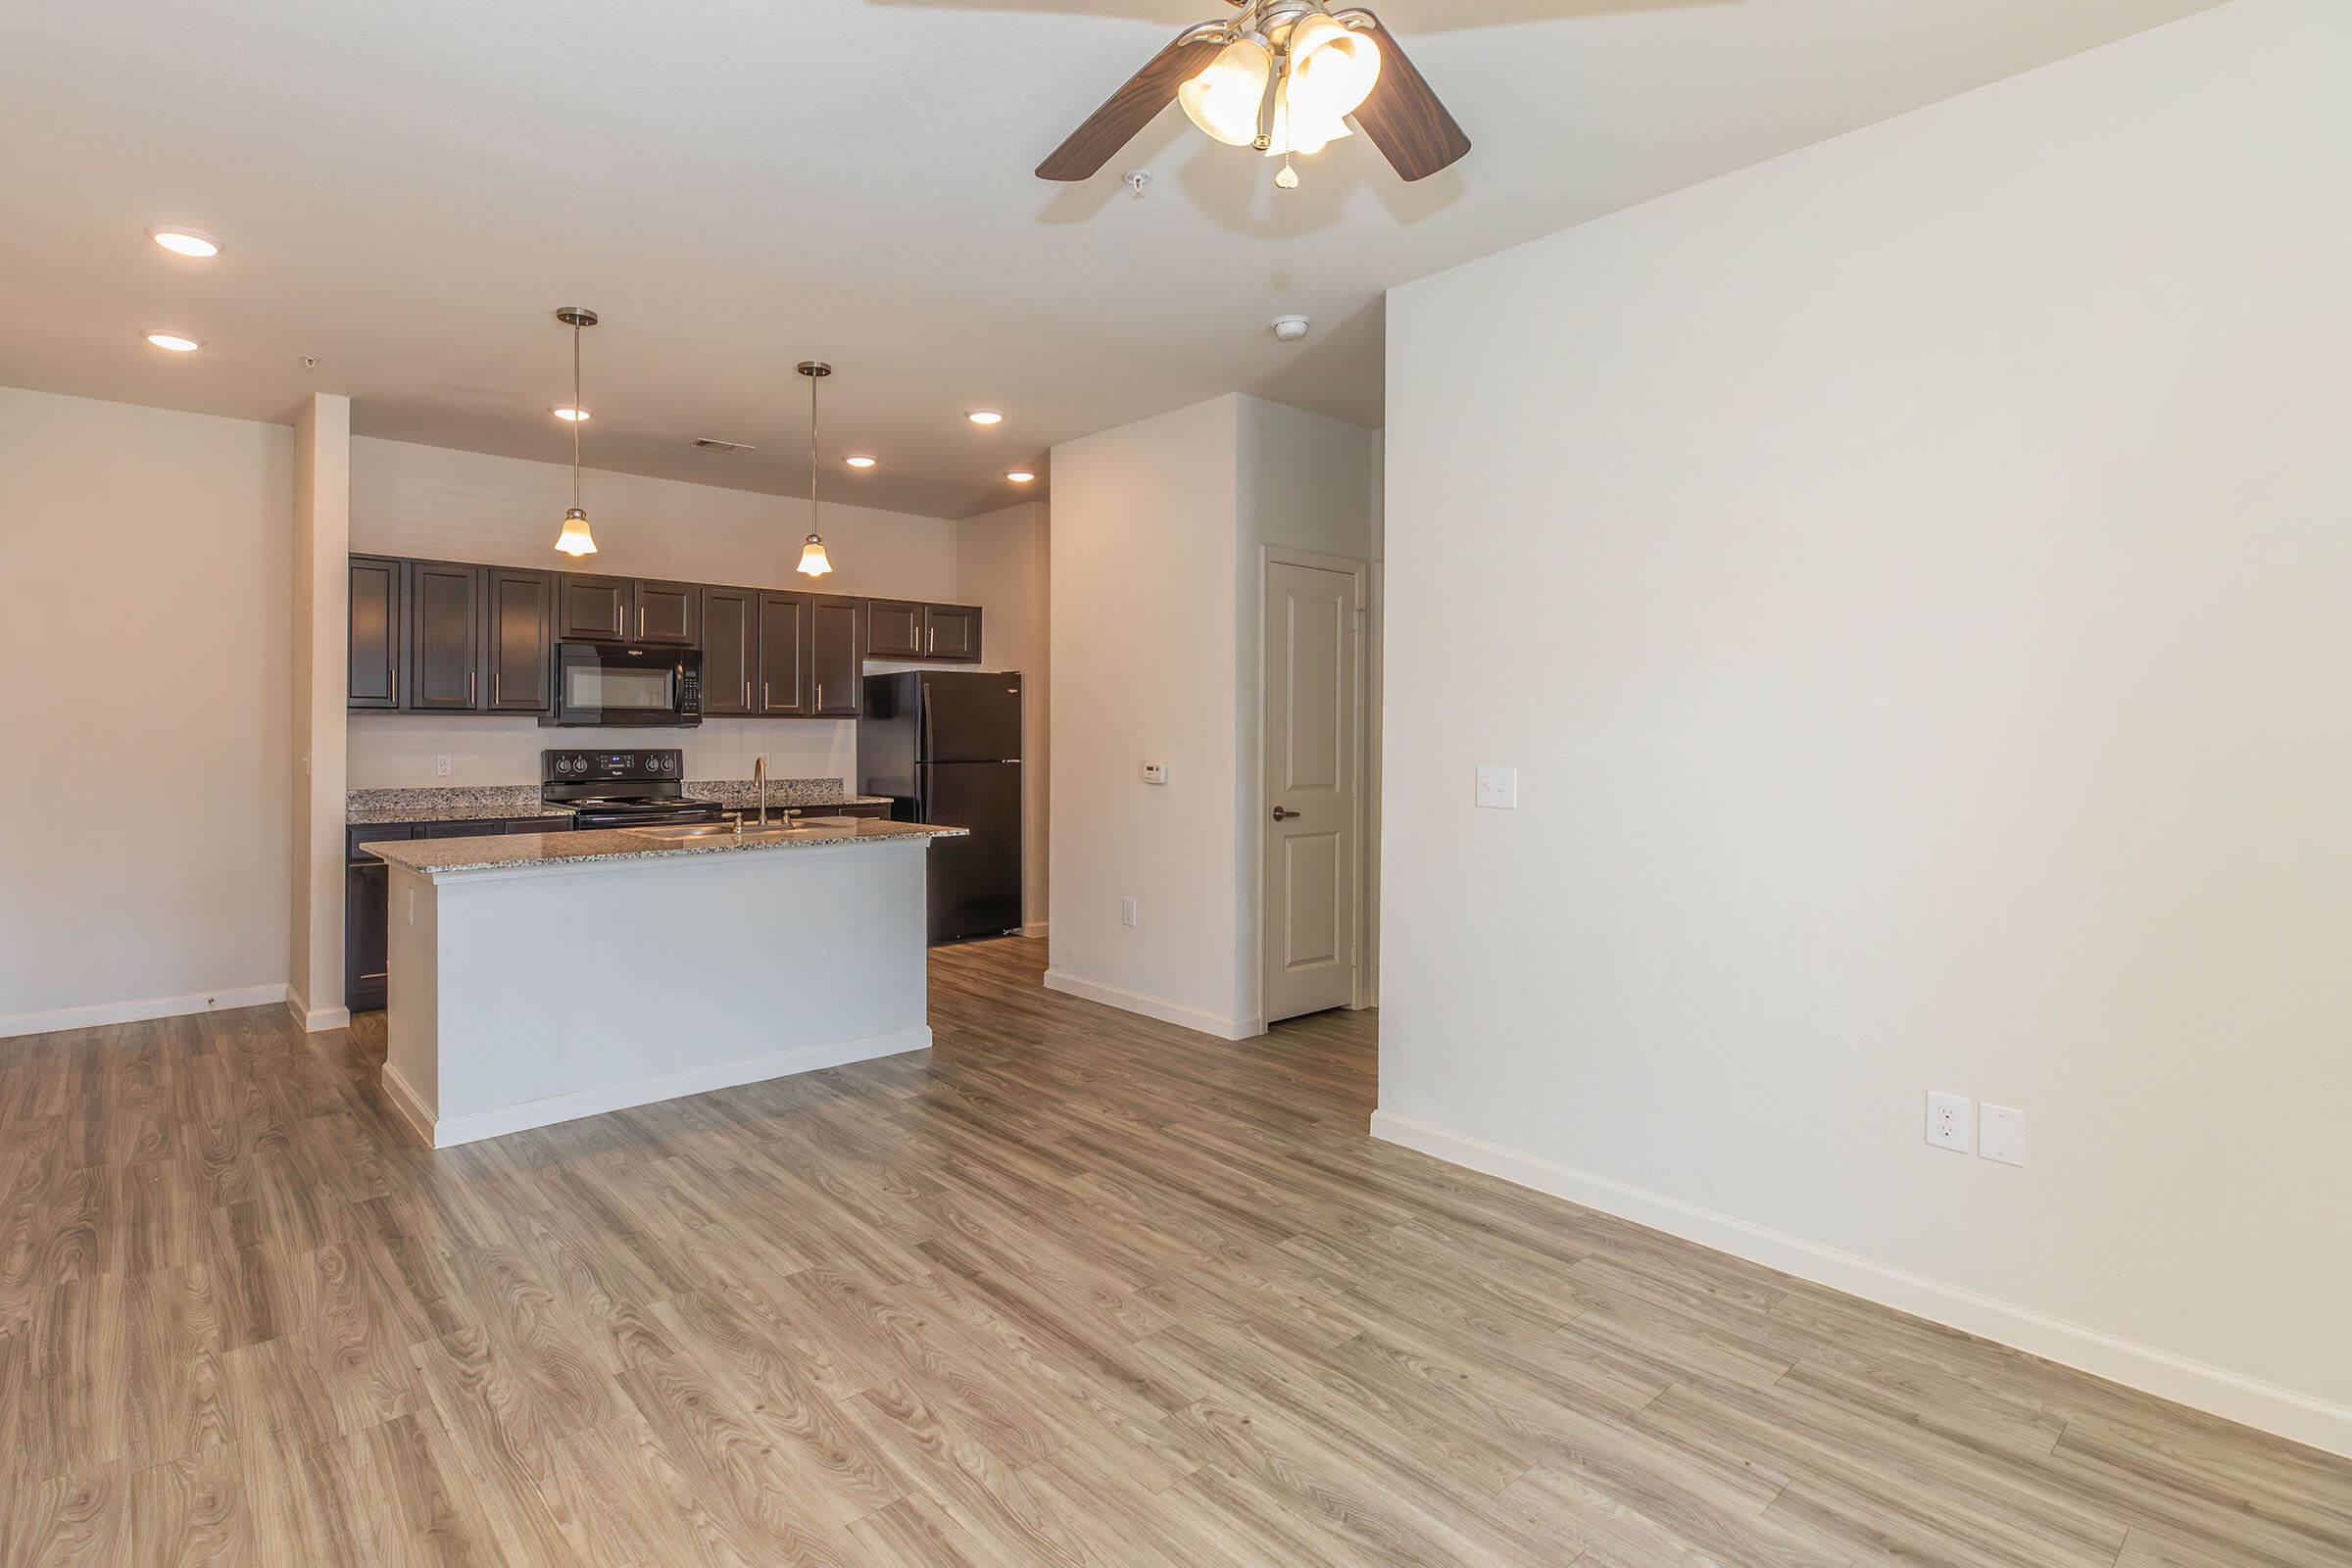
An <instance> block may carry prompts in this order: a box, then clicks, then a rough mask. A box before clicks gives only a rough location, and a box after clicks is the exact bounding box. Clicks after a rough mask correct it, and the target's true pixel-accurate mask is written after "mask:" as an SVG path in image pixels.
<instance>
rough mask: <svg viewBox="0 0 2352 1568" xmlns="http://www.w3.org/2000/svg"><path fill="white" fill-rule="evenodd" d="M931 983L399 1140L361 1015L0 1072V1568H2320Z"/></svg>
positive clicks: (1356, 1056)
mask: <svg viewBox="0 0 2352 1568" xmlns="http://www.w3.org/2000/svg"><path fill="white" fill-rule="evenodd" d="M1041 962H1042V951H1041V947H1040V945H1039V944H1036V943H1028V942H1020V941H1011V942H1003V943H993V944H988V945H985V946H978V947H968V948H959V949H955V950H951V951H947V952H943V953H940V954H938V955H936V956H934V958H933V967H932V982H933V983H932V1011H933V1017H934V1024H935V1027H936V1030H937V1037H938V1045H937V1048H936V1049H935V1050H934V1051H932V1052H930V1053H928V1054H918V1055H912V1056H902V1057H897V1058H894V1059H891V1060H887V1061H879V1062H871V1063H866V1064H864V1065H860V1066H857V1067H848V1068H842V1069H839V1070H836V1071H831V1072H823V1073H817V1074H812V1075H809V1076H806V1077H800V1078H792V1079H784V1080H780V1081H777V1082H774V1083H768V1084H761V1085H756V1086H753V1087H750V1088H745V1089H735V1090H728V1091H725V1092H723V1093H719V1094H712V1095H706V1096H703V1097H700V1098H698V1099H694V1100H688V1101H679V1102H673V1103H669V1104H664V1105H659V1106H651V1107H647V1108H645V1109H642V1110H634V1111H625V1112H621V1113H618V1114H614V1115H610V1116H603V1117H598V1118H596V1119H594V1120H591V1121H585V1122H575V1123H572V1124H570V1125H568V1126H564V1127H557V1128H548V1129H544V1130H542V1131H539V1132H534V1133H525V1134H519V1135H516V1136H515V1137H511V1138H506V1139H501V1140H498V1141H495V1142H492V1143H487V1144H480V1145H475V1146H472V1147H469V1148H466V1149H461V1150H455V1151H449V1152H443V1153H440V1154H437V1155H436V1154H431V1153H428V1152H424V1151H422V1150H419V1149H417V1148H416V1147H415V1146H414V1145H413V1144H411V1143H410V1142H409V1141H408V1140H407V1139H406V1138H405V1137H404V1135H403V1134H402V1132H401V1130H400V1128H399V1126H398V1124H397V1123H396V1122H395V1120H394V1118H393V1116H392V1115H391V1114H390V1113H389V1111H388V1110H387V1108H386V1106H385V1104H384V1102H383V1100H382V1098H381V1097H380V1095H379V1094H378V1092H377V1090H376V1088H375V1076H376V1068H377V1065H378V1063H379V1061H380V1060H381V1056H382V1050H383V1036H382V1026H381V1022H380V1019H370V1020H363V1021H362V1023H361V1024H360V1025H359V1026H357V1027H355V1028H354V1029H352V1030H350V1031H347V1032H338V1033H333V1034H327V1035H321V1036H317V1037H313V1038H308V1039H306V1038H305V1037H304V1036H303V1035H302V1034H300V1033H299V1032H298V1031H297V1030H296V1028H295V1027H294V1025H293V1024H292V1023H291V1021H290V1020H289V1019H288V1017H287V1015H286V1014H285V1012H284V1011H283V1010H282V1009H275V1008H257V1009H252V1010H248V1011H243V1012H224V1013H215V1014H210V1015H203V1016H197V1017H190V1018H178V1019H172V1020H167V1021H160V1022H154V1023H142V1024H133V1025H124V1026H121V1027H116V1028H106V1029H94V1030H87V1031H80V1032H77V1033H73V1034H61V1035H50V1036H44V1037H40V1038H37V1039H32V1040H25V1041H15V1042H6V1043H0V1217H4V1219H5V1233H4V1234H0V1565H5V1568H20V1565H30V1564H62V1563H92V1564H108V1565H114V1564H141V1565H144V1564H174V1565H182V1564H199V1563H219V1564H236V1565H247V1564H287V1565H302V1568H319V1565H334V1564H368V1565H387V1564H388V1565H395V1568H397V1565H406V1564H428V1563H429V1564H446V1563H471V1564H485V1565H488V1564H513V1565H517V1568H520V1565H527V1564H574V1563H581V1564H611V1565H636V1568H669V1565H673V1564H721V1565H743V1568H752V1565H758V1568H765V1565H771V1564H781V1563H835V1564H875V1565H899V1564H924V1565H932V1564H938V1565H954V1568H965V1565H969V1568H1028V1565H1053V1568H1064V1565H1078V1564H1099V1565H1116V1568H1212V1565H1219V1564H1250V1565H1258V1568H1263V1565H1292V1564H1297V1565H1301V1568H1335V1565H1354V1564H1380V1565H1397V1568H1403V1565H1412V1568H1423V1565H1436V1564H1465V1565H1469V1564H1475V1565H1482V1568H1483V1565H1489V1564H1494V1565H1527V1568H1532V1565H1538V1564H1541V1565H1545V1568H1565V1565H1568V1564H1581V1565H1584V1568H1610V1565H1649V1564H1675V1565H1679V1568H1703V1565H1706V1564H1720V1565H1725V1568H1738V1565H1749V1564H1755V1565H1766V1564H1769V1565H1775V1568H1801V1565H1808V1564H1821V1565H1835V1564H1845V1563H1874V1564H1876V1563H1906V1564H1937V1563H1942V1564H1955V1565H1972V1568H1973V1565H1990V1564H2000V1565H2018V1568H2077V1565H2080V1568H2224V1565H2229V1568H2242V1565H2272V1568H2316V1565H2323V1564H2324V1565H2332V1568H2343V1565H2345V1564H2347V1563H2352V1464H2346V1463H2344V1462H2342V1461H2338V1460H2335V1459H2331V1458H2328V1457H2326V1456H2323V1455H2321V1454H2318V1453H2314V1452H2312V1451H2310V1450H2307V1449H2302V1448H2298V1447H2295V1446H2291V1445H2287V1444H2284V1443H2279V1442H2276V1441H2273V1440H2270V1439H2267V1438H2264V1437H2261V1436H2258V1435H2255V1434H2252V1433H2248V1432H2245V1431H2242V1430H2239V1429H2236V1428H2232V1427H2229V1426H2228V1425H2226V1424H2224V1423H2222V1422H2219V1421H2215V1420H2211V1419H2209V1418H2206V1417H2203V1416H2199V1415H2196V1414H2193V1413H2190V1412H2188V1411H2184V1410H2180V1409H2178V1408H2175V1407H2172V1406H2169V1405H2166V1404H2163V1403H2161V1402H2159V1401H2157V1400H2154V1399H2151V1398H2148V1397H2142V1396H2139V1395H2136V1394H2132V1393H2129V1392H2127V1391H2124V1390H2121V1389H2118V1388H2115V1387H2113V1386H2111V1385H2108V1384H2104V1383H2100V1382H2098V1381H2096V1380H2094V1379H2091V1378H2087V1377H2083V1376H2081V1375H2078V1374H2075V1373H2072V1372H2068V1371H2065V1370H2063V1369H2060V1368H2057V1367H2053V1366H2050V1365H2047V1364H2045V1363H2041V1362H2037V1361H2034V1360H2033V1359H2031V1358H2029V1357H2026V1356H2023V1355H2020V1354H2017V1353H2015V1352H2013V1351H2009V1350H2005V1349H2002V1348H1997V1347H1994V1346H1991V1345H1987V1344H1985V1343H1983V1342H1980V1341H1975V1340H1971V1339H1968V1338H1965V1337H1963V1336H1960V1335H1957V1334H1953V1333H1949V1332H1946V1331H1944V1330H1940V1329H1936V1328H1934V1327H1931V1326H1929V1325H1927V1324H1924V1323H1920V1322H1917V1321H1914V1320H1911V1319H1908V1318H1904V1317H1901V1316H1899V1315H1897V1314H1894V1313H1891V1312H1887V1311H1885V1310H1882V1309H1879V1308H1877V1307H1873V1306H1869V1305H1865V1304H1863V1303H1861V1302H1858V1301H1855V1300H1852V1299H1847V1298H1844V1297H1840V1296H1838V1295H1835V1294H1833V1293H1831V1292H1828V1291H1825V1290H1821V1289H1818V1288H1815V1287H1813V1286H1810V1285H1806V1284H1803V1283H1801V1282H1799V1281H1796V1280H1793V1279H1790V1278H1788V1277H1786V1276H1783V1275H1779V1274H1775V1273H1772V1272H1770V1271H1769V1270H1766V1269H1762V1268H1758V1267H1754V1266H1751V1265H1749V1264H1746V1263H1741V1262H1738V1261H1735V1260H1733V1259H1730V1258H1727V1257H1724V1256H1722V1255H1720V1254H1717V1253H1712V1252H1708V1251H1706V1250H1701V1249H1699V1248H1696V1247H1692V1246H1690V1245H1687V1244H1685V1243H1682V1242H1678V1241H1675V1240H1672V1239H1670V1238H1667V1237H1664V1236H1661V1235H1658V1234H1656V1233H1654V1232H1650V1231H1645V1230H1642V1229H1641V1228H1639V1227H1636V1226H1633V1225H1629V1224H1625V1223H1622V1222H1620V1221H1617V1220H1614V1219H1611V1218H1608V1217H1606V1216H1604V1215H1600V1214H1596V1213H1593V1212H1591V1211H1588V1210H1584V1209H1580V1208H1576V1207H1573V1206H1571V1205H1569V1204H1566V1203H1562V1202H1558V1201H1553V1200H1550V1199H1547V1198H1543V1197H1540V1196H1537V1195H1534V1194H1531V1193H1528V1192H1525V1191H1522V1190H1520V1189H1517V1188H1513V1187H1510V1186H1507V1185H1505V1184H1503V1183H1500V1182H1496V1181H1492V1180H1489V1179H1487V1178H1484V1177H1480V1176H1476V1175H1472V1174H1469V1173H1466V1172H1463V1171H1460V1170H1456V1169H1454V1168H1452V1167H1449V1166H1446V1165H1443V1164H1440V1163H1438V1162H1437V1161H1434V1160H1430V1159H1427V1158H1424V1157H1422V1156H1420V1155H1417V1154H1414V1153H1411V1152H1405V1151H1402V1150H1398V1149H1395V1148H1392V1147H1389V1146H1386V1145H1382V1144H1376V1143H1373V1142H1371V1141H1369V1140H1368V1139H1367V1138H1366V1137H1365V1136H1364V1127H1365V1120H1366V1116H1367V1114H1368V1113H1369V1111H1370V1109H1371V1107H1372V1104H1373V1084H1374V1065H1375V1053H1374V1045H1373V1027H1374V1026H1373V1023H1372V1020H1371V1017H1370V1016H1369V1015H1361V1014H1359V1015H1348V1014H1330V1015H1326V1016H1323V1017H1318V1018H1312V1019H1307V1020H1302V1021H1300V1022H1298V1023H1295V1024H1290V1025H1286V1026H1284V1027H1282V1028H1279V1029H1277V1030H1276V1031H1275V1032H1274V1033H1273V1034H1271V1035H1270V1036H1267V1037H1264V1038H1261V1039H1259V1040H1254V1041H1250V1042H1247V1043H1244V1044H1241V1045H1228V1044H1225V1043H1222V1042H1219V1041H1214V1040H1210V1039H1208V1038H1207V1037H1205V1036H1201V1035H1196V1034H1188V1033H1186V1032H1184V1031H1182V1030H1178V1029H1174V1028H1170V1027H1167V1026H1165V1025H1161V1024H1157V1023H1154V1022H1152V1021H1149V1020H1146V1019H1141V1018H1136V1017H1133V1016H1130V1015H1128V1014H1125V1013H1120V1012H1115V1011H1112V1010H1109V1009H1107V1008H1103V1007H1100V1006H1096V1005H1092V1004H1089V1003H1084V1002H1078V1001H1074V1000H1071V999H1068V998H1063V997H1058V996H1054V995H1052V994H1049V993H1047V992H1045V991H1043V990H1042V989H1040V987H1039V984H1038V978H1039V968H1040V964H1041Z"/></svg>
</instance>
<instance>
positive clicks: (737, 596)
mask: <svg viewBox="0 0 2352 1568" xmlns="http://www.w3.org/2000/svg"><path fill="white" fill-rule="evenodd" d="M759 678H760V593H759V590H758V589H755V588H706V589H704V590H703V716H704V717H706V718H742V717H744V716H746V715H747V714H749V713H751V712H752V711H753V709H752V697H753V692H752V685H753V682H755V681H757V680H758V679H759Z"/></svg>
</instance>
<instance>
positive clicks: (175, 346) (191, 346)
mask: <svg viewBox="0 0 2352 1568" xmlns="http://www.w3.org/2000/svg"><path fill="white" fill-rule="evenodd" d="M147 341H148V342H150V343H152V344H154V345H155V346H156V347H157V348H159V349H170V350H171V351H172V353H174V354H193V353H195V352H196V351H197V350H198V349H200V348H202V347H204V345H203V344H202V343H200V342H198V341H197V340H196V339H194V338H192V337H190V336H188V334H187V333H185V332H150V333H148V334H147Z"/></svg>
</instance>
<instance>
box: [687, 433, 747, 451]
mask: <svg viewBox="0 0 2352 1568" xmlns="http://www.w3.org/2000/svg"><path fill="white" fill-rule="evenodd" d="M694 445H695V450H696V451H698V452H757V451H758V450H759V448H757V447H754V446H751V445H749V444H748V443H746V442H742V441H714V440H712V439H711V437H710V436H703V437H700V438H699V439H697V440H696V442H695V443H694Z"/></svg>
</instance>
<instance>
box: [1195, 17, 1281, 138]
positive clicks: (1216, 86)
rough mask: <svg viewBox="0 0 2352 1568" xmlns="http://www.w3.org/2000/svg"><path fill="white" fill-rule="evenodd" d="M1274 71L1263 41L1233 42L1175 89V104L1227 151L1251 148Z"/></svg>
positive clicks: (1237, 39) (1250, 39) (1242, 39)
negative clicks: (1269, 80)
mask: <svg viewBox="0 0 2352 1568" xmlns="http://www.w3.org/2000/svg"><path fill="white" fill-rule="evenodd" d="M1273 71H1274V56H1273V53H1272V51H1270V50H1269V49H1267V47H1266V46H1265V44H1264V43H1263V42H1262V41H1260V40H1259V39H1257V38H1236V39H1235V40H1234V41H1233V42H1231V43H1229V44H1227V45H1226V46H1225V48H1224V50H1223V52H1222V53H1220V54H1219V55H1218V56H1217V58H1216V59H1214V60H1212V61H1210V62H1209V63H1208V65H1207V67H1206V68H1205V69H1203V70H1202V71H1201V73H1200V74H1199V75H1197V76H1195V77H1193V78H1192V79H1191V80H1190V81H1188V82H1186V83H1185V84H1184V85H1183V86H1181V87H1179V88H1177V89H1176V101H1177V102H1178V103H1180V104H1182V105H1183V106H1184V112H1185V115H1186V117H1187V118H1189V119H1190V120H1191V121H1192V123H1194V124H1196V125H1198V126H1200V127H1201V130H1203V131H1205V132H1206V133H1207V134H1209V135H1211V136H1213V137H1215V138H1216V139H1217V140H1219V141H1221V142H1223V143H1225V145H1227V146H1228V147H1249V146H1253V145H1254V144H1255V143H1256V141H1257V111H1258V106H1259V105H1261V104H1263V103H1264V102H1265V97H1266V77H1267V76H1269V75H1271V74H1272V73H1273Z"/></svg>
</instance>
